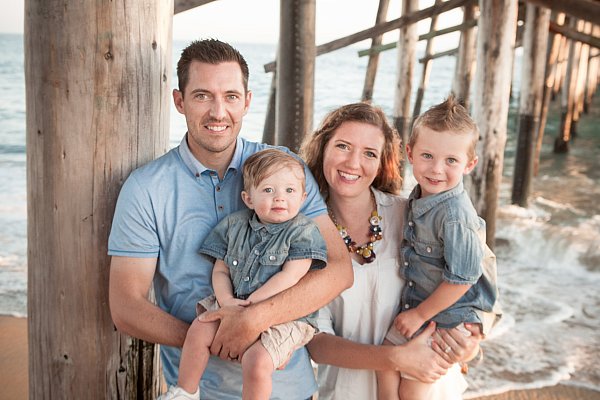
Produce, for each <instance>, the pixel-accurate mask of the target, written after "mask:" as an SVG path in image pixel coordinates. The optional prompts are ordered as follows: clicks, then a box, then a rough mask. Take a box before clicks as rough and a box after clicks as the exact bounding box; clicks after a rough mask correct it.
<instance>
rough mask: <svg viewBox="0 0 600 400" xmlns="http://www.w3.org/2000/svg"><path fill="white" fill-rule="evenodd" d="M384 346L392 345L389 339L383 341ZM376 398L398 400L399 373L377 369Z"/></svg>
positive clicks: (379, 399)
mask: <svg viewBox="0 0 600 400" xmlns="http://www.w3.org/2000/svg"><path fill="white" fill-rule="evenodd" d="M383 344H384V345H385V346H393V345H394V344H393V343H392V342H390V341H389V340H387V339H385V340H384V341H383ZM376 375H377V399H378V400H398V389H399V387H400V373H399V372H396V371H377V374H376Z"/></svg>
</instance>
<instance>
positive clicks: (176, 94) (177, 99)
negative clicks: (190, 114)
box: [173, 89, 185, 114]
mask: <svg viewBox="0 0 600 400" xmlns="http://www.w3.org/2000/svg"><path fill="white" fill-rule="evenodd" d="M173 103H175V108H176V109H177V111H179V112H180V113H181V114H185V113H184V109H183V93H181V92H180V91H179V90H177V89H173Z"/></svg>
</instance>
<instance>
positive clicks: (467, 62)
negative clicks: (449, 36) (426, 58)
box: [452, 3, 477, 110]
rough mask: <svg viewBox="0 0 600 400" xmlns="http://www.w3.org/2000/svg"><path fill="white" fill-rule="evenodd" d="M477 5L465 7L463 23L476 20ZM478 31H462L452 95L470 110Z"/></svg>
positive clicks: (466, 28)
mask: <svg viewBox="0 0 600 400" xmlns="http://www.w3.org/2000/svg"><path fill="white" fill-rule="evenodd" d="M476 9H477V5H476V4H475V3H469V4H467V5H465V6H464V7H463V23H467V21H471V20H473V19H475V18H476ZM476 33H477V30H476V28H475V27H465V28H464V29H462V30H461V33H460V41H459V42H458V55H457V57H456V69H455V71H454V80H453V82H452V93H453V94H454V96H455V97H456V98H457V99H459V100H460V101H461V102H462V103H463V105H464V106H465V108H466V109H467V110H468V109H469V108H470V105H471V103H470V99H469V93H470V91H471V81H473V76H474V75H475V51H476V39H477V34H476Z"/></svg>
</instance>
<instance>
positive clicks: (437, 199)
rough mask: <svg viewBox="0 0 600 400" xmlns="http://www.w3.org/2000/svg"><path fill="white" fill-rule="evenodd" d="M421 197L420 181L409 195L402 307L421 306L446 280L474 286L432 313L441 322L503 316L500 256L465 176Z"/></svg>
mask: <svg viewBox="0 0 600 400" xmlns="http://www.w3.org/2000/svg"><path fill="white" fill-rule="evenodd" d="M420 197H421V188H420V186H419V185H417V186H416V187H415V188H414V189H413V191H412V193H411V194H410V196H409V199H408V201H409V203H408V210H407V214H406V221H405V225H404V240H403V242H402V246H401V257H402V260H401V272H402V275H403V276H404V277H405V279H406V286H405V289H404V291H403V293H402V298H401V307H402V309H403V310H407V309H410V308H414V307H416V306H418V305H419V304H420V303H421V302H422V301H423V300H425V299H426V298H427V297H428V296H429V295H431V293H433V291H434V290H435V289H436V288H437V287H438V286H439V284H440V283H441V282H442V281H446V282H449V283H453V284H468V285H472V286H471V288H470V289H469V290H468V291H467V293H465V294H464V295H463V297H461V298H460V299H459V300H458V301H457V302H456V303H454V304H453V305H452V306H450V307H449V308H447V309H446V310H444V311H442V312H440V313H439V314H438V315H436V316H435V317H434V318H433V320H434V321H436V323H437V324H438V326H439V327H440V328H453V327H455V326H457V325H459V324H460V323H462V322H473V323H483V322H484V319H489V318H488V316H484V315H483V314H484V313H485V312H488V313H490V312H493V313H495V314H496V316H495V318H494V319H497V318H499V308H498V307H495V305H496V303H497V301H496V300H497V297H498V289H497V286H496V257H495V256H494V254H493V253H492V251H491V250H490V249H489V248H488V247H487V245H486V244H485V221H484V220H483V219H481V218H480V217H479V216H478V215H477V212H476V211H475V208H474V207H473V204H472V203H471V200H470V199H469V196H468V195H467V192H466V191H465V190H464V188H463V183H462V181H461V182H460V183H459V184H458V185H456V186H455V187H454V188H452V189H450V190H447V191H445V192H442V193H438V194H435V195H430V196H427V197H425V198H420ZM485 330H487V327H486V329H485ZM484 333H485V332H484Z"/></svg>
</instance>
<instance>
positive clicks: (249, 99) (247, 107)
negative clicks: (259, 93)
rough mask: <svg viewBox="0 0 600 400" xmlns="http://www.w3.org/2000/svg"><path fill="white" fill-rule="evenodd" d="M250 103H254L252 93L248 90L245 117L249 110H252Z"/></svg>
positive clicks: (245, 101) (245, 100)
mask: <svg viewBox="0 0 600 400" xmlns="http://www.w3.org/2000/svg"><path fill="white" fill-rule="evenodd" d="M250 101H252V91H251V90H248V93H246V98H245V99H244V115H246V113H247V112H248V109H249V108H250Z"/></svg>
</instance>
